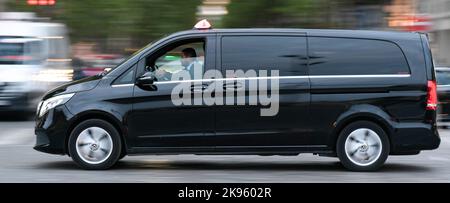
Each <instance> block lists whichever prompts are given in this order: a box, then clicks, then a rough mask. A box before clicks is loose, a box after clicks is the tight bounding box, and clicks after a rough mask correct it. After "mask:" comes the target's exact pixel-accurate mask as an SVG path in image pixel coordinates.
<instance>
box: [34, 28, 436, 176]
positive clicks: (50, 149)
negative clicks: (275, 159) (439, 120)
mask: <svg viewBox="0 0 450 203" xmlns="http://www.w3.org/2000/svg"><path fill="white" fill-rule="evenodd" d="M194 66H196V67H199V68H196V69H195V70H201V71H202V73H206V72H208V73H209V76H208V77H205V76H204V75H202V74H200V76H202V77H194V78H193V79H192V78H191V79H185V78H184V77H178V76H176V75H177V73H178V72H182V71H184V72H187V74H188V75H189V74H191V73H192V72H195V71H191V70H192V69H194V68H193V67H194ZM273 70H276V72H273ZM263 71H268V72H270V74H269V73H267V72H266V73H264V72H263ZM197 72H198V71H197ZM238 73H241V74H238ZM242 73H252V74H253V75H252V74H242ZM254 73H256V75H255V74H254ZM185 75H186V74H185ZM175 76H176V77H175ZM180 78H181V79H180ZM274 81H275V82H274ZM264 83H265V84H264ZM180 84H184V86H183V87H181V88H182V89H183V88H184V89H183V90H186V91H187V93H186V91H185V92H183V94H181V92H176V91H175V93H174V89H176V88H180ZM252 84H257V85H252ZM186 85H187V86H186ZM186 87H187V89H186ZM261 88H262V89H264V88H265V89H264V91H266V90H267V92H269V94H268V95H266V98H275V99H274V100H272V101H271V102H270V103H267V102H263V101H264V99H262V98H260V97H256V98H254V97H252V96H255V95H256V96H258V94H259V93H261V92H264V91H260V90H261ZM207 94H208V95H209V96H211V98H213V99H215V103H214V102H213V103H212V104H211V102H209V103H208V102H205V101H206V100H205V101H199V98H201V97H195V96H196V95H197V96H198V95H200V96H201V95H203V96H205V95H207ZM186 95H187V96H191V97H190V101H193V102H192V103H190V104H186V103H183V104H181V105H180V104H179V99H180V98H181V99H183V98H182V96H183V97H184V96H186ZM218 95H220V97H219V96H218ZM174 98H175V100H177V99H178V101H174ZM217 98H218V99H217ZM187 100H189V97H187ZM200 100H201V99H200ZM220 101H222V102H220ZM266 101H267V100H266ZM207 103H208V104H207ZM436 104H437V95H436V82H435V72H434V67H433V61H432V56H431V52H430V48H429V45H428V40H427V36H426V35H425V34H421V33H403V32H381V31H354V30H308V29H193V30H188V31H183V32H178V33H175V34H172V35H170V36H167V37H165V38H163V39H161V40H159V41H157V42H155V43H153V44H150V45H149V46H147V47H145V48H143V49H142V50H140V51H138V52H137V53H135V54H134V55H133V56H131V57H130V58H129V59H128V60H126V61H125V62H123V63H122V64H120V65H119V66H118V67H116V68H115V69H113V70H111V71H109V72H107V73H103V74H100V75H98V76H93V77H90V78H85V79H82V80H79V81H75V82H72V83H69V84H66V85H63V86H61V87H59V88H56V89H54V90H52V91H50V92H48V93H47V94H46V95H45V96H44V98H43V100H42V102H41V103H40V104H39V107H38V115H37V119H36V129H35V133H36V135H37V143H36V146H35V147H34V149H36V150H38V151H42V152H47V153H53V154H67V155H69V156H71V157H72V159H73V160H74V161H75V162H76V163H77V164H78V165H80V166H81V167H82V168H84V169H107V168H110V167H111V166H113V165H114V164H115V163H116V162H117V161H118V160H119V159H121V158H123V157H124V156H126V155H138V154H139V155H140V154H158V155H159V154H199V155H209V154H211V155H212V154H215V155H223V154H232V155H298V154H300V153H314V154H318V155H321V156H332V157H338V158H339V159H340V161H341V162H342V164H343V165H344V166H345V167H346V168H348V169H350V170H355V171H372V170H376V169H378V168H380V167H381V166H382V165H383V163H384V162H385V161H386V159H387V157H388V155H414V154H418V153H419V152H420V151H421V150H431V149H436V148H437V147H438V146H439V144H440V138H439V135H438V131H437V128H436ZM271 107H274V109H275V110H274V111H272V112H269V113H267V112H265V113H266V115H263V110H268V109H269V108H271ZM272 110H273V109H272Z"/></svg>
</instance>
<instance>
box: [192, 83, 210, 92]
mask: <svg viewBox="0 0 450 203" xmlns="http://www.w3.org/2000/svg"><path fill="white" fill-rule="evenodd" d="M206 88H208V85H206V84H201V85H191V92H203V91H204V90H205V89H206Z"/></svg>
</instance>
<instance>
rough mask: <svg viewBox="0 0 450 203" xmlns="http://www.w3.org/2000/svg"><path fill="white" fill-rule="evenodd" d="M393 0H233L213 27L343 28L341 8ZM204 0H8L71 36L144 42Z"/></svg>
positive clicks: (169, 29) (190, 20)
mask: <svg viewBox="0 0 450 203" xmlns="http://www.w3.org/2000/svg"><path fill="white" fill-rule="evenodd" d="M388 1H389V0H334V1H330V0H231V1H230V4H228V5H227V10H228V15H225V16H224V17H223V19H222V20H219V21H216V22H215V24H214V25H213V26H214V27H216V28H218V27H227V28H233V27H291V28H292V27H295V28H324V27H327V28H345V26H348V25H345V24H342V23H341V22H339V21H336V20H335V17H336V16H337V15H341V10H340V9H342V8H353V7H354V6H355V5H367V4H380V3H386V2H388ZM202 2H203V0H58V1H57V3H56V5H55V6H50V7H49V6H28V5H26V0H9V2H8V6H9V7H10V8H12V10H15V11H32V12H36V13H37V14H38V15H39V16H46V17H50V18H51V19H54V20H58V21H60V22H63V23H65V24H67V25H68V27H69V29H70V31H71V32H70V37H71V39H72V41H73V42H77V41H80V40H94V41H96V42H99V41H102V40H103V41H104V40H108V39H114V38H121V39H130V41H131V44H128V46H131V47H142V46H144V45H145V44H147V43H149V42H151V41H153V40H155V39H156V38H160V37H161V36H163V35H166V34H170V33H173V32H176V31H180V30H185V29H191V28H192V26H193V25H194V24H195V22H196V21H197V16H196V13H197V8H198V6H199V5H201V4H202Z"/></svg>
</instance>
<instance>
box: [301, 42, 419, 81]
mask: <svg viewBox="0 0 450 203" xmlns="http://www.w3.org/2000/svg"><path fill="white" fill-rule="evenodd" d="M308 40H309V45H310V65H309V67H310V75H378V74H409V73H410V71H409V67H408V63H407V62H406V59H405V56H404V55H403V52H402V51H401V50H400V48H399V47H398V46H397V45H396V44H394V43H391V42H387V41H380V40H366V39H347V38H325V37H309V38H308Z"/></svg>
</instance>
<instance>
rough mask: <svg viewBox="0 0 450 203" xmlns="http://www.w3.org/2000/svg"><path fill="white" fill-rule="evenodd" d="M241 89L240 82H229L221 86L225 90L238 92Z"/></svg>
mask: <svg viewBox="0 0 450 203" xmlns="http://www.w3.org/2000/svg"><path fill="white" fill-rule="evenodd" d="M242 87H243V85H242V83H241V82H232V83H231V82H230V83H225V84H223V89H225V90H238V89H241V88H242Z"/></svg>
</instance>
